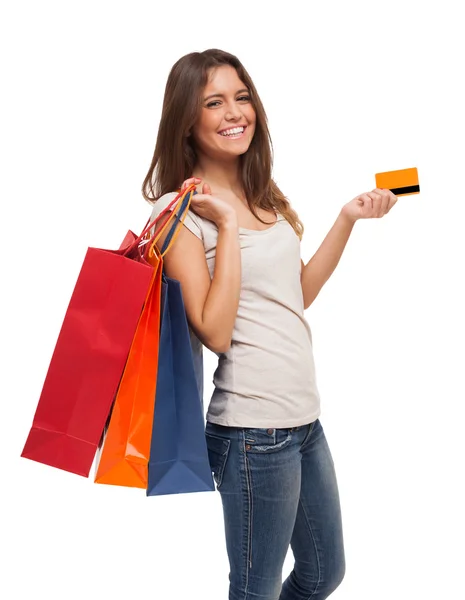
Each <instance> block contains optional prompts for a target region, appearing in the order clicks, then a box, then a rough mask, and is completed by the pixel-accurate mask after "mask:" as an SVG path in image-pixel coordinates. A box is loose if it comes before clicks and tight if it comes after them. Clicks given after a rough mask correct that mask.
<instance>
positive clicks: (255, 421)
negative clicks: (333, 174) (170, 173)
mask: <svg viewBox="0 0 465 600" xmlns="http://www.w3.org/2000/svg"><path fill="white" fill-rule="evenodd" d="M175 196H176V192H172V193H169V194H165V195H164V196H162V197H161V198H160V199H159V200H158V201H157V202H156V203H155V206H154V209H153V212H152V219H154V218H155V217H156V216H157V215H158V214H159V213H160V212H161V211H162V210H163V209H164V208H165V207H166V206H167V205H168V204H169V202H170V201H172V200H173V199H174V198H175ZM184 226H185V227H187V228H188V229H189V230H190V231H191V232H192V233H194V234H195V235H196V236H197V237H198V238H199V239H201V240H202V242H203V245H204V249H205V257H206V260H207V264H208V269H209V272H210V277H213V272H214V268H215V255H216V244H217V238H218V228H217V227H216V225H215V224H214V223H213V222H212V221H209V220H208V219H204V218H202V217H200V216H198V215H196V214H195V213H194V212H193V211H192V210H189V212H188V214H187V216H186V219H185V221H184ZM239 240H240V247H241V261H242V281H241V293H240V300H239V307H238V311H237V317H236V321H235V325H234V330H233V334H232V341H231V347H230V349H229V350H228V351H227V352H225V353H223V354H218V367H217V368H216V370H215V374H214V377H213V383H214V386H215V388H214V391H213V395H212V398H211V400H210V404H209V406H208V410H207V421H210V422H211V423H216V424H218V425H226V426H229V427H260V428H261V427H263V428H267V427H269V428H281V427H282V428H284V427H297V426H298V425H304V424H307V423H311V422H313V421H315V420H316V419H317V418H318V417H319V416H320V397H319V393H318V388H317V382H316V376H315V364H314V359H313V348H312V334H311V330H310V326H309V324H308V323H307V321H306V319H305V317H304V304H303V294H302V287H301V283H300V272H301V262H300V260H301V259H300V240H299V238H298V237H297V235H296V233H295V231H294V230H293V228H292V227H291V225H290V224H289V223H288V222H287V221H286V219H285V218H284V217H283V216H282V215H279V216H278V221H277V222H276V224H275V225H273V226H271V227H269V228H268V229H265V230H262V231H255V230H251V229H244V228H242V227H240V228H239ZM175 243H176V242H175Z"/></svg>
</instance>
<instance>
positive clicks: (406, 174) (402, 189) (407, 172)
mask: <svg viewBox="0 0 465 600" xmlns="http://www.w3.org/2000/svg"><path fill="white" fill-rule="evenodd" d="M375 178H376V187H378V188H381V189H383V190H391V192H392V193H393V194H395V195H396V196H408V195H409V194H419V193H420V183H419V181H418V170H417V169H416V168H414V169H402V170H400V171H386V172H385V173H376V175H375Z"/></svg>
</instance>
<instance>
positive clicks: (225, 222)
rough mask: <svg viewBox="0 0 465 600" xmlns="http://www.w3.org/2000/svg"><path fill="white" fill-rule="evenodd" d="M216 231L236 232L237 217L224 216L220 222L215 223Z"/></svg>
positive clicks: (237, 226)
mask: <svg viewBox="0 0 465 600" xmlns="http://www.w3.org/2000/svg"><path fill="white" fill-rule="evenodd" d="M216 226H217V227H218V229H221V230H225V231H226V230H237V229H239V225H238V222H237V216H236V215H235V214H231V215H227V216H224V217H223V218H222V219H221V220H220V221H218V222H217V223H216Z"/></svg>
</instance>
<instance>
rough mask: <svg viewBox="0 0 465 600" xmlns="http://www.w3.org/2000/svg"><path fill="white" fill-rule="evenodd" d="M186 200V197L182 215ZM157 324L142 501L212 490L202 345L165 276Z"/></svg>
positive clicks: (177, 287)
mask: <svg viewBox="0 0 465 600" xmlns="http://www.w3.org/2000/svg"><path fill="white" fill-rule="evenodd" d="M187 201H188V196H186V199H185V200H184V202H183V205H182V206H181V209H180V213H181V214H182V212H183V209H185V206H186V205H187ZM178 216H179V213H178ZM176 225H177V224H176ZM176 225H174V226H173V229H172V230H171V231H170V234H169V235H168V237H167V239H166V241H165V244H164V246H163V250H162V251H164V249H165V248H166V247H167V245H168V244H169V241H170V239H171V236H172V234H173V232H174V229H175V227H176ZM160 322H161V324H160V345H159V358H158V377H157V389H156V398H155V411H154V417H153V428H152V439H151V448H150V459H149V465H148V486H147V496H158V495H163V494H180V493H186V492H205V491H214V490H215V486H214V482H213V475H212V472H211V468H210V463H209V459H208V451H207V444H206V439H205V423H204V414H203V398H202V397H203V357H202V344H201V343H200V342H199V340H198V339H197V338H196V337H195V336H194V335H193V333H192V332H191V331H190V329H189V326H188V323H187V318H186V311H185V308H184V301H183V297H182V291H181V284H180V283H179V281H176V280H175V279H171V278H169V277H167V276H166V274H165V273H163V275H162V290H161V320H160Z"/></svg>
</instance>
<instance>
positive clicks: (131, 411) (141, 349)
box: [95, 187, 192, 489]
mask: <svg viewBox="0 0 465 600" xmlns="http://www.w3.org/2000/svg"><path fill="white" fill-rule="evenodd" d="M191 189H192V188H191V187H189V188H187V189H186V191H185V192H184V193H183V194H182V195H181V197H180V199H179V203H182V202H183V200H184V198H185V196H186V195H187V194H188V193H189V191H190V190H191ZM191 198H192V194H191V196H190V197H189V199H188V202H187V208H186V209H185V212H184V214H183V218H182V219H181V220H180V221H179V222H178V223H177V224H176V226H175V228H176V229H175V232H176V233H175V235H174V236H173V238H172V239H171V242H170V243H169V245H168V247H167V248H166V250H165V251H164V252H163V254H160V252H159V251H158V248H157V247H156V245H155V244H156V242H157V241H158V239H159V238H160V237H161V236H162V234H163V232H164V231H166V230H168V229H169V228H171V226H172V221H173V219H175V218H176V210H173V212H172V213H171V215H170V218H169V219H168V221H167V222H166V223H165V224H164V226H163V227H162V228H161V230H160V231H159V232H158V233H157V235H156V236H153V237H152V238H151V239H149V240H148V243H147V244H146V245H145V252H144V254H143V255H142V259H144V260H147V261H148V262H149V263H150V264H151V265H152V267H153V268H154V273H153V284H152V286H151V287H150V290H149V292H148V295H147V300H146V302H145V305H144V308H143V311H142V315H141V318H140V320H139V323H138V325H137V329H136V333H135V335H134V339H133V341H132V346H131V349H130V352H129V356H128V360H127V362H126V366H125V369H124V373H123V376H122V378H121V382H120V385H119V389H118V393H117V395H116V399H115V402H114V405H113V408H112V413H111V417H110V421H109V425H108V430H107V431H106V433H105V437H104V442H103V448H102V451H101V453H100V456H99V457H98V461H97V472H96V475H95V482H96V483H103V484H111V485H122V486H128V487H138V488H143V489H146V488H147V481H148V462H149V455H150V441H151V436H152V425H153V412H154V408H155V390H156V386H157V374H158V347H159V340H160V308H161V307H160V304H161V280H162V271H163V256H164V255H165V254H166V253H167V252H168V251H169V249H170V248H171V246H172V244H173V242H174V240H175V237H176V235H177V233H178V232H179V229H180V227H181V226H182V223H183V221H184V219H185V218H186V215H187V210H188V208H189V205H190V201H191ZM159 219H160V217H158V219H156V221H158V220H159Z"/></svg>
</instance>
